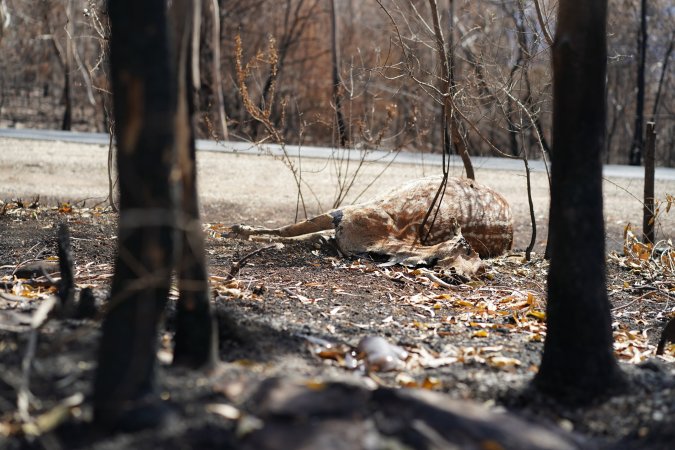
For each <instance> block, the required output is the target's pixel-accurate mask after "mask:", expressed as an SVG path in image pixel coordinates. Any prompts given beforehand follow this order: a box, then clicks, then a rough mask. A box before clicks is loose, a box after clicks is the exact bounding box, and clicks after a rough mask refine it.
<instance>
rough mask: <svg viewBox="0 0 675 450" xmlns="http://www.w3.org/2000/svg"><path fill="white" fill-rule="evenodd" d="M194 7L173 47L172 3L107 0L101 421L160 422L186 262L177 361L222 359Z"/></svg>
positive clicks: (180, 6)
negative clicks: (174, 290) (163, 377)
mask: <svg viewBox="0 0 675 450" xmlns="http://www.w3.org/2000/svg"><path fill="white" fill-rule="evenodd" d="M188 5H192V3H191V2H189V1H188V0H174V2H173V4H172V8H175V11H176V13H175V14H174V16H175V17H179V18H180V19H181V20H180V21H176V23H174V24H173V28H174V30H175V31H176V37H175V41H174V44H175V45H173V46H172V43H171V39H170V38H171V32H172V30H171V27H169V25H168V24H169V22H168V18H167V14H166V2H165V0H148V1H145V2H135V1H133V0H116V1H114V2H109V3H108V8H109V15H110V22H111V44H110V58H111V72H112V82H113V96H114V97H113V98H114V104H115V108H114V112H115V123H116V131H117V143H118V147H119V148H118V151H117V166H118V170H119V185H120V219H119V233H118V245H119V250H118V256H117V260H116V266H115V277H114V279H113V283H112V290H111V298H110V303H109V305H108V306H109V308H108V312H107V315H106V317H105V319H104V322H103V327H102V333H103V335H102V337H101V343H100V349H99V358H98V368H97V371H96V377H95V383H94V414H95V420H96V421H97V423H99V424H100V425H103V426H107V427H111V426H119V427H122V428H138V427H143V426H148V425H151V424H153V423H155V422H157V421H158V420H161V417H162V414H161V412H162V407H161V404H160V403H159V402H158V400H157V399H156V398H155V396H154V384H155V373H154V372H155V364H156V358H155V355H156V347H157V334H158V324H159V322H160V318H161V315H162V313H163V310H164V306H165V304H166V301H167V295H168V292H169V288H170V285H171V275H172V272H173V269H174V268H175V267H177V264H179V263H180V269H179V271H178V273H179V277H180V278H181V279H180V280H179V287H180V289H181V294H180V303H181V305H180V306H179V307H178V312H177V319H176V321H177V331H176V334H177V336H176V342H177V348H176V351H175V358H174V360H175V361H176V362H180V363H183V364H187V365H190V366H192V367H197V366H208V365H210V364H211V363H213V362H214V360H215V341H214V338H213V337H214V335H215V333H214V332H215V328H214V325H213V321H212V317H211V312H210V309H209V303H208V291H207V284H206V266H205V264H204V254H203V236H202V234H201V229H200V226H199V218H198V217H197V213H196V211H197V204H196V190H195V185H194V182H195V180H194V174H195V168H194V139H193V134H194V133H193V127H192V123H191V116H190V114H191V113H192V110H193V105H192V95H193V94H194V92H193V91H192V90H191V87H192V79H190V78H189V77H192V76H193V75H192V72H191V71H189V70H187V65H188V62H190V61H191V53H190V47H191V42H192V40H191V35H190V29H191V26H192V20H193V18H194V16H193V9H192V6H188ZM174 50H176V51H174ZM177 169H178V170H177ZM179 343H180V344H179Z"/></svg>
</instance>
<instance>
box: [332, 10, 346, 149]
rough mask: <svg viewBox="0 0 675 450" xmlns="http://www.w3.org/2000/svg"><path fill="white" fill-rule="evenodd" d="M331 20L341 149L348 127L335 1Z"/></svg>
mask: <svg viewBox="0 0 675 450" xmlns="http://www.w3.org/2000/svg"><path fill="white" fill-rule="evenodd" d="M330 18H331V58H332V71H331V72H332V76H333V102H335V118H336V122H337V129H338V139H339V142H340V147H344V146H345V145H347V140H348V139H347V126H346V125H345V119H344V116H343V115H342V81H341V80H340V59H339V51H338V23H337V15H336V13H335V0H331V2H330Z"/></svg>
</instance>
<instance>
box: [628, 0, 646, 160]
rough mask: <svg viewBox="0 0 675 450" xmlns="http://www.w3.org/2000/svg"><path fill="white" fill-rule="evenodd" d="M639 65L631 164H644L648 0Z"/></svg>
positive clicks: (642, 8) (643, 11) (643, 0)
mask: <svg viewBox="0 0 675 450" xmlns="http://www.w3.org/2000/svg"><path fill="white" fill-rule="evenodd" d="M637 44H638V49H637V50H638V65H637V90H636V92H637V94H636V95H637V97H636V99H635V130H634V131H633V143H632V145H631V148H630V155H629V160H628V162H629V164H630V165H631V166H639V165H640V164H642V151H643V147H644V134H643V132H644V130H643V127H644V116H645V111H644V109H645V59H646V57H647V0H641V1H640V31H639V33H638V39H637Z"/></svg>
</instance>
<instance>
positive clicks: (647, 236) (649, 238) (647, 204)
mask: <svg viewBox="0 0 675 450" xmlns="http://www.w3.org/2000/svg"><path fill="white" fill-rule="evenodd" d="M645 134H646V135H647V136H646V137H647V139H646V142H645V185H644V192H643V194H644V195H643V200H644V207H643V211H642V234H643V238H644V240H645V242H651V243H654V219H655V218H656V217H655V216H654V170H655V167H654V153H655V151H656V131H655V130H654V122H647V130H646V132H645Z"/></svg>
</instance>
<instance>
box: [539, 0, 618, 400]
mask: <svg viewBox="0 0 675 450" xmlns="http://www.w3.org/2000/svg"><path fill="white" fill-rule="evenodd" d="M559 8H560V9H559V13H558V28H557V32H556V38H555V43H554V46H553V74H554V75H553V80H554V84H553V85H554V87H553V149H552V167H551V168H552V177H551V210H550V227H551V230H550V234H549V239H550V241H551V266H550V270H549V277H548V307H547V316H548V332H547V334H546V341H545V344H544V354H543V357H542V362H541V367H540V370H539V373H538V374H537V376H536V377H535V379H534V383H535V386H536V387H538V388H539V389H541V390H542V391H544V392H546V393H547V394H549V395H551V396H553V397H555V398H557V399H559V400H562V401H566V402H570V403H580V402H585V401H590V400H592V399H594V398H597V397H598V396H601V395H603V394H607V393H608V392H609V391H610V390H612V389H613V388H616V387H618V386H619V385H620V384H621V380H622V375H621V372H620V370H619V368H618V365H617V363H616V360H615V358H614V355H613V352H612V329H611V317H610V310H609V301H608V298H607V291H606V288H605V236H604V223H603V213H602V163H601V152H602V150H603V148H604V140H605V97H604V95H605V75H606V69H607V48H606V34H605V29H606V15H607V1H606V0H593V1H588V2H584V3H583V4H580V3H579V2H575V1H573V0H563V1H561V2H560V6H559Z"/></svg>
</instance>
